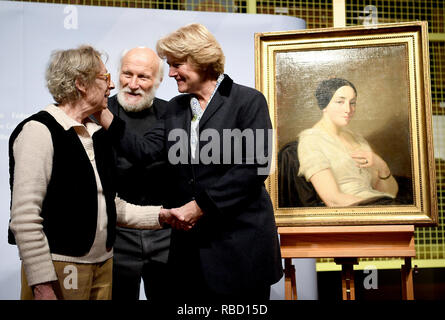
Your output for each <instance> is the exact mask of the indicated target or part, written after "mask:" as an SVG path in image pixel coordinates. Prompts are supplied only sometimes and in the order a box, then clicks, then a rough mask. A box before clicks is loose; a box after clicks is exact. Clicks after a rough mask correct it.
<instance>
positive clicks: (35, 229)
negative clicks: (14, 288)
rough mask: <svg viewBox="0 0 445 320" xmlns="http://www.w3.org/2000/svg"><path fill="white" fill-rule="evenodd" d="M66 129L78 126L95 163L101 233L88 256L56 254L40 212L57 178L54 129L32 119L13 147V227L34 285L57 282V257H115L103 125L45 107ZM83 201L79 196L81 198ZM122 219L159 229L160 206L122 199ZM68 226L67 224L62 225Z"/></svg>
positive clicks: (78, 259)
mask: <svg viewBox="0 0 445 320" xmlns="http://www.w3.org/2000/svg"><path fill="white" fill-rule="evenodd" d="M45 110H46V111H47V112H49V113H50V114H51V115H52V116H53V117H54V118H55V119H56V121H57V122H58V123H59V124H60V125H62V127H63V128H64V129H65V130H69V129H70V128H71V127H73V128H74V129H75V130H76V132H77V134H78V136H79V139H80V140H81V142H82V144H83V146H84V148H85V151H86V153H87V155H88V157H89V159H90V161H91V166H92V167H93V169H94V173H95V175H96V182H97V197H98V219H97V228H96V236H95V240H94V243H93V245H92V247H91V249H90V252H89V253H88V254H86V255H85V256H82V257H71V256H64V255H57V254H51V252H50V250H49V246H48V241H47V239H46V236H45V234H44V232H43V226H42V217H41V216H40V211H41V207H42V202H43V199H44V198H45V195H46V189H47V186H48V183H49V180H50V177H51V171H52V159H53V152H54V150H53V145H52V139H51V133H50V132H49V130H48V128H47V127H46V126H45V125H43V124H42V123H40V122H37V121H29V122H28V123H26V124H25V125H24V126H23V129H22V131H21V133H20V134H19V135H18V137H17V138H16V140H15V142H14V145H13V153H14V159H15V168H14V189H13V196H12V199H13V201H12V207H11V230H12V232H13V233H14V236H15V239H16V241H17V246H18V249H19V254H20V258H21V259H22V261H23V265H24V270H25V274H26V278H27V280H28V284H29V285H30V286H32V285H35V284H39V283H44V282H48V281H54V280H57V275H56V273H55V270H54V267H53V264H52V260H56V261H66V262H75V263H97V262H102V261H105V260H107V259H109V258H111V257H112V256H113V252H112V250H111V251H107V250H106V239H107V229H106V228H107V214H106V204H105V197H104V195H103V191H102V185H101V182H100V179H99V176H98V173H97V168H96V162H95V155H94V149H93V140H92V135H93V133H94V132H96V131H97V130H99V129H100V126H99V125H97V124H95V123H94V122H87V123H86V124H85V125H83V124H80V123H78V122H76V121H75V120H73V119H72V118H70V117H69V116H68V115H66V114H65V113H64V112H63V110H61V109H59V108H58V107H56V106H55V105H49V106H48V107H46V108H45ZM80 200H81V199H79V201H80ZM116 204H117V209H118V223H119V224H121V225H125V226H128V227H135V228H159V227H160V225H159V222H158V214H159V208H160V207H158V206H154V207H151V206H150V207H140V206H135V205H131V204H128V203H125V202H124V201H123V200H120V199H116ZM62 227H63V226H62Z"/></svg>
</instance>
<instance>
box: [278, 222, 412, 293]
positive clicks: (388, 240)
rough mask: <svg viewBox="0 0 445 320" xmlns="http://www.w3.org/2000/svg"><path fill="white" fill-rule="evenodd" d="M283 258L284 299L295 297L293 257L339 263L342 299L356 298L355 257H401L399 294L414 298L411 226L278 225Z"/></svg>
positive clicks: (356, 260)
mask: <svg viewBox="0 0 445 320" xmlns="http://www.w3.org/2000/svg"><path fill="white" fill-rule="evenodd" d="M278 233H279V234H280V241H281V255H282V257H283V258H284V264H285V267H284V274H285V299H286V300H296V299H297V286H296V279H295V267H294V266H293V265H292V258H334V261H335V262H336V263H337V264H341V265H342V293H343V300H354V299H355V286H354V264H357V263H358V258H377V257H378V258H382V257H403V258H405V264H404V265H402V267H401V278H402V298H403V299H404V300H414V286H413V272H412V269H411V258H412V257H415V255H416V251H415V248H414V226H413V225H400V226H398V225H384V226H323V227H279V228H278Z"/></svg>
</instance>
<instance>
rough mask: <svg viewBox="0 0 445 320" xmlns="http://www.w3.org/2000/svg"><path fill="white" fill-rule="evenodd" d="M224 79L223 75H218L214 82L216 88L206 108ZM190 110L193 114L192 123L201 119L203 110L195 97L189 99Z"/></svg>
mask: <svg viewBox="0 0 445 320" xmlns="http://www.w3.org/2000/svg"><path fill="white" fill-rule="evenodd" d="M223 79H224V74H220V75H219V77H218V79H217V80H216V86H215V89H214V90H213V92H212V95H211V96H210V99H209V101H208V102H207V105H206V108H205V109H207V106H208V105H209V103H210V101H212V98H213V96H214V95H215V92H216V90H218V87H219V85H220V84H221V82H222V81H223ZM190 108H191V109H192V113H193V118H192V122H194V121H196V120H197V121H199V120H201V118H202V115H203V114H204V111H205V109H204V110H202V108H201V105H200V104H199V101H198V99H197V98H196V97H192V98H191V99H190Z"/></svg>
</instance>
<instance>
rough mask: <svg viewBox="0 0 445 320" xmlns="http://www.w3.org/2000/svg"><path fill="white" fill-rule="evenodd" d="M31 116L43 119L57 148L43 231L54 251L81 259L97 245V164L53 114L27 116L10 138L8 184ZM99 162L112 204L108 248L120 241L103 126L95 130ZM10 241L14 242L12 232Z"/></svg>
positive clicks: (109, 205)
mask: <svg viewBox="0 0 445 320" xmlns="http://www.w3.org/2000/svg"><path fill="white" fill-rule="evenodd" d="M30 120H35V121H38V122H41V123H43V124H44V125H45V126H47V127H48V129H49V131H50V132H51V138H52V142H53V146H54V156H53V168H52V172H51V179H50V182H49V184H48V187H47V193H46V196H45V199H44V200H43V204H42V212H41V216H42V218H43V222H42V224H43V231H44V232H45V235H46V237H47V239H48V243H49V247H50V252H51V253H57V254H62V255H67V256H74V257H80V256H83V255H85V254H87V253H88V252H89V251H90V249H91V246H92V245H93V242H94V238H95V234H96V226H97V185H96V179H95V175H94V170H93V167H92V166H91V162H90V160H89V158H88V156H87V154H86V151H85V149H84V147H83V145H82V143H81V141H80V139H79V137H78V136H77V133H76V131H75V130H74V128H70V129H69V130H65V129H64V128H63V127H62V126H61V125H60V124H59V123H58V122H57V121H56V120H55V119H54V118H53V117H52V116H51V115H50V114H49V113H48V112H46V111H40V112H39V113H37V114H35V115H33V116H31V117H29V118H27V119H25V120H24V121H23V122H21V123H20V124H19V125H18V126H17V127H16V128H15V130H14V131H13V132H12V134H11V137H10V139H9V183H10V188H11V203H12V189H13V185H14V164H15V162H14V156H13V155H14V154H13V149H12V147H13V144H14V141H15V139H16V138H17V136H18V135H19V133H20V132H21V130H22V128H23V125H24V124H25V123H27V122H28V121H30ZM93 145H94V153H95V160H96V166H97V170H98V173H99V177H100V180H101V183H102V187H103V192H104V195H105V201H106V206H107V216H108V224H107V235H108V236H107V244H106V246H107V248H111V247H112V246H113V243H114V239H115V226H116V208H115V204H114V198H115V186H114V182H113V181H114V176H115V173H114V162H113V153H112V147H111V143H110V142H109V140H108V138H107V133H106V131H105V130H104V129H100V130H99V131H97V132H95V133H94V134H93ZM8 242H9V243H11V244H15V239H14V237H13V234H12V232H11V231H10V232H9V234H8Z"/></svg>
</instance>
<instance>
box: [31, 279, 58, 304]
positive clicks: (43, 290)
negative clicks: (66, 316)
mask: <svg viewBox="0 0 445 320" xmlns="http://www.w3.org/2000/svg"><path fill="white" fill-rule="evenodd" d="M32 289H33V293H34V300H57V297H56V294H55V293H54V289H53V285H52V284H51V282H45V283H40V284H37V285H35V286H33V288H32Z"/></svg>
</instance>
